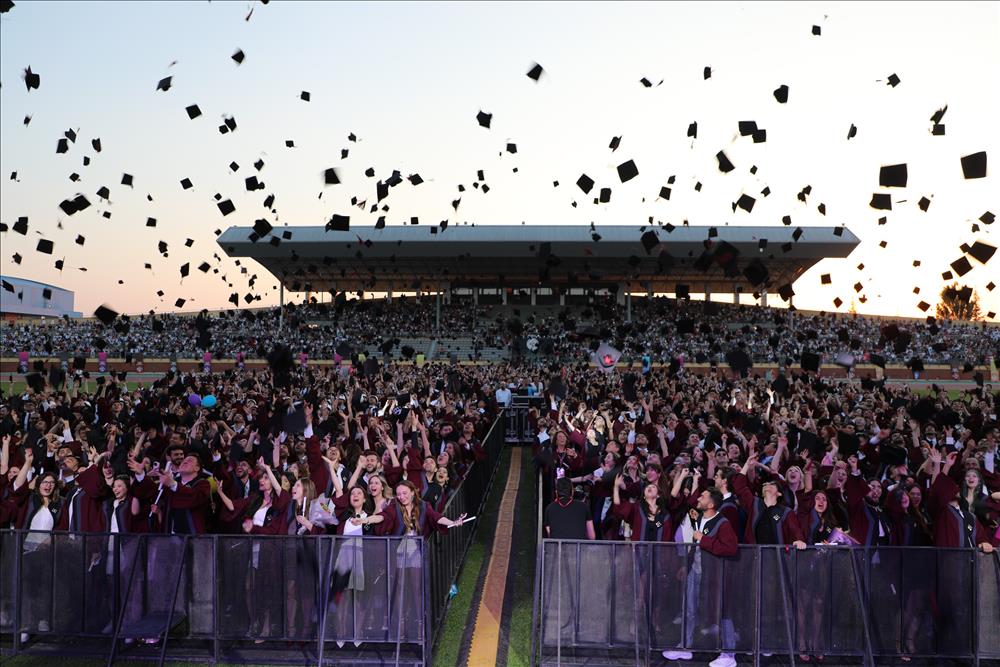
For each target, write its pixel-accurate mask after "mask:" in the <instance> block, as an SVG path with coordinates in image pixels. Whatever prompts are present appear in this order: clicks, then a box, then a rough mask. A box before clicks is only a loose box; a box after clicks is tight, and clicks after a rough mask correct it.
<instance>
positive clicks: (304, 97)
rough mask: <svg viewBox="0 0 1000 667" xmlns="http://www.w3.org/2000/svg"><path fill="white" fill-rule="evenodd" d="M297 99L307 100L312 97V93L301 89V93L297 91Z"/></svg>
mask: <svg viewBox="0 0 1000 667" xmlns="http://www.w3.org/2000/svg"><path fill="white" fill-rule="evenodd" d="M299 99H300V100H302V101H303V102H308V101H309V100H311V99H312V95H310V94H309V91H308V90H303V91H302V92H301V93H299Z"/></svg>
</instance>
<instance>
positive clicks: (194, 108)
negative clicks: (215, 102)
mask: <svg viewBox="0 0 1000 667" xmlns="http://www.w3.org/2000/svg"><path fill="white" fill-rule="evenodd" d="M184 110H185V111H187V115H188V118H190V119H191V120H194V119H195V118H197V117H198V116H200V115H201V109H200V108H198V105H197V104H192V105H191V106H189V107H186V108H185V109H184Z"/></svg>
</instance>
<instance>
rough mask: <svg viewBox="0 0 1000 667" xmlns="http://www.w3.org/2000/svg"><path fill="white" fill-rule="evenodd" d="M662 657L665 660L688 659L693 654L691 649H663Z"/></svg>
mask: <svg viewBox="0 0 1000 667" xmlns="http://www.w3.org/2000/svg"><path fill="white" fill-rule="evenodd" d="M663 657H664V658H666V659H667V660H690V659H691V658H693V657H694V654H693V653H691V651H664V652H663Z"/></svg>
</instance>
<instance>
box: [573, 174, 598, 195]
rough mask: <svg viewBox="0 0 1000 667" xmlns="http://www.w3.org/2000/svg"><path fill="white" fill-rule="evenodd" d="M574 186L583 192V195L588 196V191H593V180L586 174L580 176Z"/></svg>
mask: <svg viewBox="0 0 1000 667" xmlns="http://www.w3.org/2000/svg"><path fill="white" fill-rule="evenodd" d="M576 184H577V186H578V187H579V188H580V189H581V190H583V193H584V194H590V191H591V190H593V189H594V180H593V179H592V178H590V177H589V176H587V175H586V174H583V175H581V176H580V178H579V179H577V181H576Z"/></svg>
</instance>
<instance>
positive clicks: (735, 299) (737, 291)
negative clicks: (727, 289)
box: [733, 285, 743, 306]
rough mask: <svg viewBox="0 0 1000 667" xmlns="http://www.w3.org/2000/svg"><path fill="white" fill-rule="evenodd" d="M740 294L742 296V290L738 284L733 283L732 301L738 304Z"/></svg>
mask: <svg viewBox="0 0 1000 667" xmlns="http://www.w3.org/2000/svg"><path fill="white" fill-rule="evenodd" d="M741 296H743V290H742V289H740V286H739V285H733V303H735V304H736V305H737V306H738V305H740V297H741Z"/></svg>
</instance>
